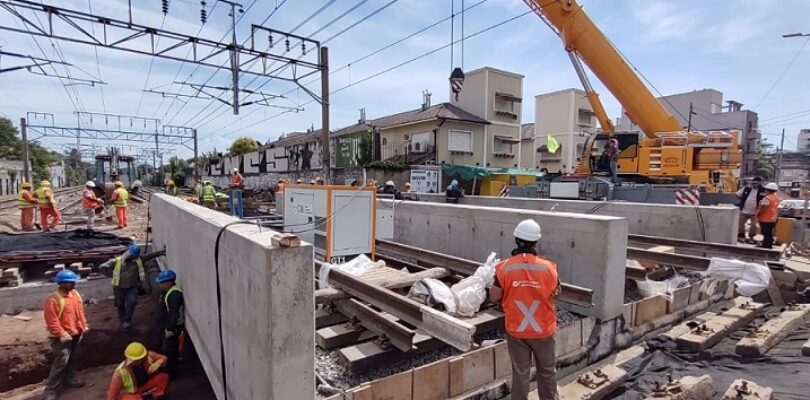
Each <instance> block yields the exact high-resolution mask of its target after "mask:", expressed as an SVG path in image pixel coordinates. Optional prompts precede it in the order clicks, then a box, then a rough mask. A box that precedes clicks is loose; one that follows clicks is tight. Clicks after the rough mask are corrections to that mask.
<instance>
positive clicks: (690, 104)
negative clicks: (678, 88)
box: [686, 101, 697, 132]
mask: <svg viewBox="0 0 810 400" xmlns="http://www.w3.org/2000/svg"><path fill="white" fill-rule="evenodd" d="M693 115H697V113H696V112H695V111H694V108H693V107H692V102H691V101H690V102H689V118H688V120H689V122H687V123H686V132H692V116H693Z"/></svg>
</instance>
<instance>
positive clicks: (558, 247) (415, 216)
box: [394, 202, 627, 320]
mask: <svg viewBox="0 0 810 400" xmlns="http://www.w3.org/2000/svg"><path fill="white" fill-rule="evenodd" d="M526 218H534V219H535V220H536V221H537V222H538V223H540V226H541V227H542V228H543V239H542V240H541V241H540V245H539V253H540V254H541V255H543V256H544V257H547V258H549V259H551V260H553V261H554V262H556V263H557V265H558V267H559V274H560V279H561V280H563V281H565V282H568V283H571V284H574V285H579V286H584V287H588V288H591V289H593V290H594V303H595V305H594V307H593V308H590V309H582V308H573V310H574V311H577V312H580V313H583V314H585V315H588V316H594V317H597V318H601V319H603V320H607V319H611V318H613V317H616V316H619V315H621V313H622V303H623V297H624V269H625V260H626V254H625V249H626V247H627V221H626V220H625V219H621V218H615V217H605V216H596V215H581V214H569V213H549V212H542V211H529V210H517V209H504V208H493V207H477V206H465V205H445V204H426V203H414V202H401V203H398V204H397V205H396V208H395V209H394V240H395V241H397V242H401V243H405V244H410V245H414V246H418V247H422V248H426V249H430V250H434V251H439V252H443V253H446V254H451V255H455V256H458V257H464V258H468V259H472V260H476V261H480V262H483V261H485V260H486V257H487V256H488V255H489V253H490V252H492V251H494V252H496V253H497V254H498V256H499V257H500V258H501V259H505V258H507V257H509V255H510V253H511V251H512V249H513V248H514V247H515V244H514V238H513V236H512V231H513V230H514V227H515V225H517V223H518V222H520V221H521V220H523V219H526Z"/></svg>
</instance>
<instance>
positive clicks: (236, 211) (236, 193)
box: [230, 168, 245, 218]
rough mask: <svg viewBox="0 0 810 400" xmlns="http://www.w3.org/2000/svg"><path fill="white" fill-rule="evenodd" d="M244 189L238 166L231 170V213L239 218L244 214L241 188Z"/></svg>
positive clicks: (243, 180) (243, 179) (243, 181)
mask: <svg viewBox="0 0 810 400" xmlns="http://www.w3.org/2000/svg"><path fill="white" fill-rule="evenodd" d="M244 189H245V178H243V177H242V174H240V173H239V168H234V169H233V171H232V172H231V193H230V194H231V198H230V204H231V215H233V216H235V217H239V218H243V217H244V216H245V210H244V207H243V205H242V190H244Z"/></svg>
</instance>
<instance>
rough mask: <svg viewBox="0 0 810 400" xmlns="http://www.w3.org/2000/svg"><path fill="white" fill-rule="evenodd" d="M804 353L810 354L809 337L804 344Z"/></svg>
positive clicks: (805, 354) (804, 354)
mask: <svg viewBox="0 0 810 400" xmlns="http://www.w3.org/2000/svg"><path fill="white" fill-rule="evenodd" d="M802 355H803V356H810V339H807V341H806V342H804V344H803V345H802Z"/></svg>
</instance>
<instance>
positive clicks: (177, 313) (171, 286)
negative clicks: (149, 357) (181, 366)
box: [155, 269, 186, 376]
mask: <svg viewBox="0 0 810 400" xmlns="http://www.w3.org/2000/svg"><path fill="white" fill-rule="evenodd" d="M155 281H156V282H157V284H158V285H159V286H160V291H161V294H160V311H159V312H158V325H159V326H160V328H161V329H162V330H163V334H162V336H161V337H160V338H161V348H162V350H163V354H165V355H166V357H168V359H169V363H168V365H167V366H166V370H167V371H168V372H169V375H171V376H174V373H175V372H176V371H177V362H178V361H179V359H180V352H181V348H182V346H183V342H184V341H185V332H186V330H185V328H186V326H185V324H186V317H185V303H184V302H183V291H182V290H180V286H177V274H176V273H175V272H174V271H172V270H171V269H166V270H164V271H161V272H160V274H158V276H157V279H155Z"/></svg>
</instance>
